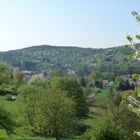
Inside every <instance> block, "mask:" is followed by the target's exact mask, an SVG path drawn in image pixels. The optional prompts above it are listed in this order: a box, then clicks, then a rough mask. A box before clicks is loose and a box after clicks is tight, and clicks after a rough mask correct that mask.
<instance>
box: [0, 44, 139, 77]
mask: <svg viewBox="0 0 140 140" xmlns="http://www.w3.org/2000/svg"><path fill="white" fill-rule="evenodd" d="M132 52H133V50H132V49H130V48H128V49H125V48H123V47H115V48H108V49H90V48H87V49H85V48H77V47H54V46H48V45H43V46H34V47H30V48H26V49H21V50H15V51H9V52H2V53H0V60H2V61H6V62H8V63H9V64H11V65H12V66H14V67H19V68H20V69H22V70H30V71H37V72H43V71H45V72H46V73H47V74H49V73H51V72H52V71H55V70H58V71H61V72H62V73H63V74H67V73H68V70H75V71H76V74H77V75H79V76H84V75H89V74H90V73H91V72H92V71H98V72H101V73H102V72H109V73H110V72H113V73H114V74H115V75H118V74H119V75H121V74H128V73H129V74H131V73H136V72H135V71H136V70H137V71H138V72H139V73H140V66H137V67H138V68H136V69H135V67H136V66H135V61H134V62H132V63H130V62H129V61H128V55H129V54H131V53H132ZM124 66H125V68H124Z"/></svg>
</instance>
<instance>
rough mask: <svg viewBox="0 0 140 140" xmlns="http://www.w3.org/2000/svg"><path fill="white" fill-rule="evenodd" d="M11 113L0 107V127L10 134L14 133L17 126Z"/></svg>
mask: <svg viewBox="0 0 140 140" xmlns="http://www.w3.org/2000/svg"><path fill="white" fill-rule="evenodd" d="M11 118H12V117H11V114H10V113H9V112H7V111H6V110H4V109H3V108H2V106H1V107H0V128H1V129H5V130H6V131H7V133H8V134H13V133H15V132H14V128H15V126H16V124H15V122H14V121H13V120H12V119H11Z"/></svg>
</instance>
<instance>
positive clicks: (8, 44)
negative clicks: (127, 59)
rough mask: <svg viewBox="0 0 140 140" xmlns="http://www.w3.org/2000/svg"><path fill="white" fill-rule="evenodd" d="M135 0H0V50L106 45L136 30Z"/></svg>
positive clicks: (138, 7) (138, 27)
mask: <svg viewBox="0 0 140 140" xmlns="http://www.w3.org/2000/svg"><path fill="white" fill-rule="evenodd" d="M133 10H137V11H138V12H139V11H140V1H139V0H0V51H4V50H11V49H18V48H24V47H29V46H32V45H41V44H50V45H58V46H62V45H65V46H79V47H93V48H106V47H114V46H119V45H122V44H124V43H126V39H125V36H126V35H127V34H130V35H135V34H136V33H138V32H139V31H140V25H138V23H136V21H135V19H134V17H133V16H132V15H131V11H133Z"/></svg>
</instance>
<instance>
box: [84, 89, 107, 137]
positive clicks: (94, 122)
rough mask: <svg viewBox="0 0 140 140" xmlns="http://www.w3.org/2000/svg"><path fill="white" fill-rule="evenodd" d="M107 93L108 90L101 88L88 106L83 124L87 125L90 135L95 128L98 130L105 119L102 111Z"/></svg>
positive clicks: (103, 110)
mask: <svg viewBox="0 0 140 140" xmlns="http://www.w3.org/2000/svg"><path fill="white" fill-rule="evenodd" d="M108 91H109V89H108V88H103V89H101V90H100V92H98V93H97V94H96V97H95V99H94V100H93V101H92V102H91V104H90V113H89V115H88V118H86V119H84V120H83V122H84V124H86V125H88V126H89V128H90V129H89V130H91V131H92V132H90V134H91V133H92V134H93V133H94V132H95V130H96V128H98V127H99V126H100V125H101V124H102V123H103V122H104V121H105V119H106V111H105V109H104V105H105V103H106V101H107V93H108ZM87 132H88V130H87ZM92 139H94V138H92Z"/></svg>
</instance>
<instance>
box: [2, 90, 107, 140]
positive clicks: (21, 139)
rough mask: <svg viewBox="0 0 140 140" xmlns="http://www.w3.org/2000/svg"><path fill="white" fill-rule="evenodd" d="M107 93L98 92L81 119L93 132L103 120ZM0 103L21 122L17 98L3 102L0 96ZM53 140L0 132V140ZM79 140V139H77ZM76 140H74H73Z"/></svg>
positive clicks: (104, 91) (20, 103)
mask: <svg viewBox="0 0 140 140" xmlns="http://www.w3.org/2000/svg"><path fill="white" fill-rule="evenodd" d="M107 93H108V89H107V88H104V89H102V90H101V91H100V92H98V93H97V94H96V97H95V99H94V100H93V101H92V102H91V105H90V113H89V115H88V117H87V118H86V119H83V120H82V121H83V122H84V123H85V124H86V125H88V126H89V127H90V128H92V129H93V130H94V129H95V128H96V127H98V126H99V125H100V124H101V123H102V122H103V121H104V119H105V117H106V112H105V109H104V108H103V107H104V104H105V102H106V95H107ZM0 102H1V106H2V107H3V108H4V109H6V110H7V111H8V112H10V113H11V114H12V116H13V118H15V119H18V120H19V121H20V120H22V117H23V115H22V111H21V108H22V106H23V105H22V102H21V100H20V99H18V98H17V100H16V101H8V100H5V99H4V98H3V97H1V96H0ZM11 139H13V140H55V139H54V138H50V137H49V138H44V137H39V136H28V135H22V136H17V135H12V137H9V136H8V135H7V133H6V132H5V131H4V130H0V140H11ZM77 139H80V138H77ZM75 140H76V139H75Z"/></svg>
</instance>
